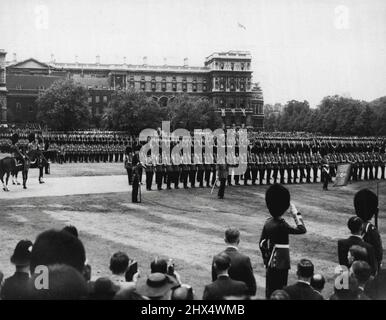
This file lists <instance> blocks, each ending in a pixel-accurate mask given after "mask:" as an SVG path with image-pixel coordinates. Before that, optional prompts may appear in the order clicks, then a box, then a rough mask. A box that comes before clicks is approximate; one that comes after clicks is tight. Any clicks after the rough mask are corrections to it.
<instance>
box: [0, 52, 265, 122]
mask: <svg viewBox="0 0 386 320" xmlns="http://www.w3.org/2000/svg"><path fill="white" fill-rule="evenodd" d="M77 60H78V59H77V57H76V58H75V61H74V62H73V63H59V62H56V61H55V59H54V57H53V56H51V61H50V62H47V63H43V62H40V61H37V60H36V59H33V58H31V59H27V60H24V61H20V62H18V61H16V55H15V54H14V56H13V60H12V61H8V62H5V52H4V51H0V76H1V77H0V103H1V106H2V118H1V119H2V123H7V122H8V123H24V122H35V121H36V113H37V112H36V111H37V108H36V103H35V101H36V98H37V97H38V95H39V94H40V93H41V92H43V91H44V90H45V89H47V88H48V87H49V86H50V85H51V84H52V83H53V82H54V81H56V80H59V79H73V80H74V81H75V82H77V83H79V84H81V85H83V86H85V87H86V88H87V89H88V91H89V105H90V108H91V111H92V115H93V117H98V115H101V114H102V112H103V109H104V108H105V107H106V106H107V104H108V102H109V100H110V98H111V94H112V93H113V92H114V90H130V89H133V90H138V91H143V92H145V93H146V94H147V95H148V96H151V97H152V98H153V99H155V100H157V101H158V102H159V103H160V104H162V105H166V104H167V103H168V101H170V99H173V97H174V96H176V95H177V94H181V93H187V94H189V95H196V96H202V97H208V98H209V99H210V101H211V102H212V103H213V104H214V105H215V106H216V107H217V110H218V112H219V113H220V114H221V117H222V118H223V122H224V125H225V126H226V127H249V128H262V127H263V119H264V114H263V97H262V92H261V90H260V88H259V87H258V86H257V85H256V84H253V83H252V71H251V60H252V59H251V55H250V53H249V52H241V51H229V52H218V53H214V54H212V55H210V56H209V57H207V58H206V60H205V64H204V66H202V67H195V66H189V65H188V59H184V64H183V65H181V66H171V65H168V64H167V63H166V61H165V63H164V65H149V64H148V63H147V58H146V57H144V58H143V64H141V65H132V64H128V63H126V59H125V58H124V61H123V63H121V64H102V63H101V62H100V57H99V56H97V57H96V61H95V63H81V62H78V61H77ZM5 70H6V72H5ZM4 96H6V102H4V101H3V102H2V100H1V99H2V98H1V97H4Z"/></svg>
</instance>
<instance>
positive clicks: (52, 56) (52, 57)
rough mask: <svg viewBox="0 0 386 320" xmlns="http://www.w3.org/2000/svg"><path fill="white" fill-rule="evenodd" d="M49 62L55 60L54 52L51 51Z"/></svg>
mask: <svg viewBox="0 0 386 320" xmlns="http://www.w3.org/2000/svg"><path fill="white" fill-rule="evenodd" d="M50 62H51V63H54V62H55V56H54V54H53V53H51V61H50Z"/></svg>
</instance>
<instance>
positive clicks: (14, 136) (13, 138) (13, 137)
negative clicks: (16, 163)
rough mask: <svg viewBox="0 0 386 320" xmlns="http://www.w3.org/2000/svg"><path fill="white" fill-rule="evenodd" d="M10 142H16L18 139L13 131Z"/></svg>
mask: <svg viewBox="0 0 386 320" xmlns="http://www.w3.org/2000/svg"><path fill="white" fill-rule="evenodd" d="M11 141H12V144H16V143H17V142H18V141H19V135H18V134H17V133H14V134H13V135H12V137H11Z"/></svg>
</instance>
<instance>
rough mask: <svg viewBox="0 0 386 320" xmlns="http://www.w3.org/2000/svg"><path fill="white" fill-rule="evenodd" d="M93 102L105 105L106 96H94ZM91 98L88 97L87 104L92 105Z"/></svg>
mask: <svg viewBox="0 0 386 320" xmlns="http://www.w3.org/2000/svg"><path fill="white" fill-rule="evenodd" d="M94 98H95V99H94V100H95V101H94V102H95V103H100V102H101V101H102V102H103V103H107V96H94ZM92 100H93V96H89V97H88V103H92V102H93V101H92Z"/></svg>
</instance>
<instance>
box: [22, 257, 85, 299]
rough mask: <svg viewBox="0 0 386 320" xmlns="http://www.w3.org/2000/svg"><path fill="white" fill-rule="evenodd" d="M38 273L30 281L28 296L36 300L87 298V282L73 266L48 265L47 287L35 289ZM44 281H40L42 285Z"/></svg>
mask: <svg viewBox="0 0 386 320" xmlns="http://www.w3.org/2000/svg"><path fill="white" fill-rule="evenodd" d="M37 277H39V275H38V274H36V275H34V276H33V277H32V278H31V280H30V282H29V288H30V298H31V299H36V300H79V299H85V298H87V293H88V292H87V284H86V280H84V278H83V276H82V275H81V273H80V272H79V271H77V270H76V269H75V268H73V267H71V266H69V265H65V264H52V265H49V266H48V283H47V284H48V285H47V286H48V288H43V289H37V288H36V286H35V282H36V281H37V282H39V281H38V279H37ZM43 284H44V281H42V285H43Z"/></svg>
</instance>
